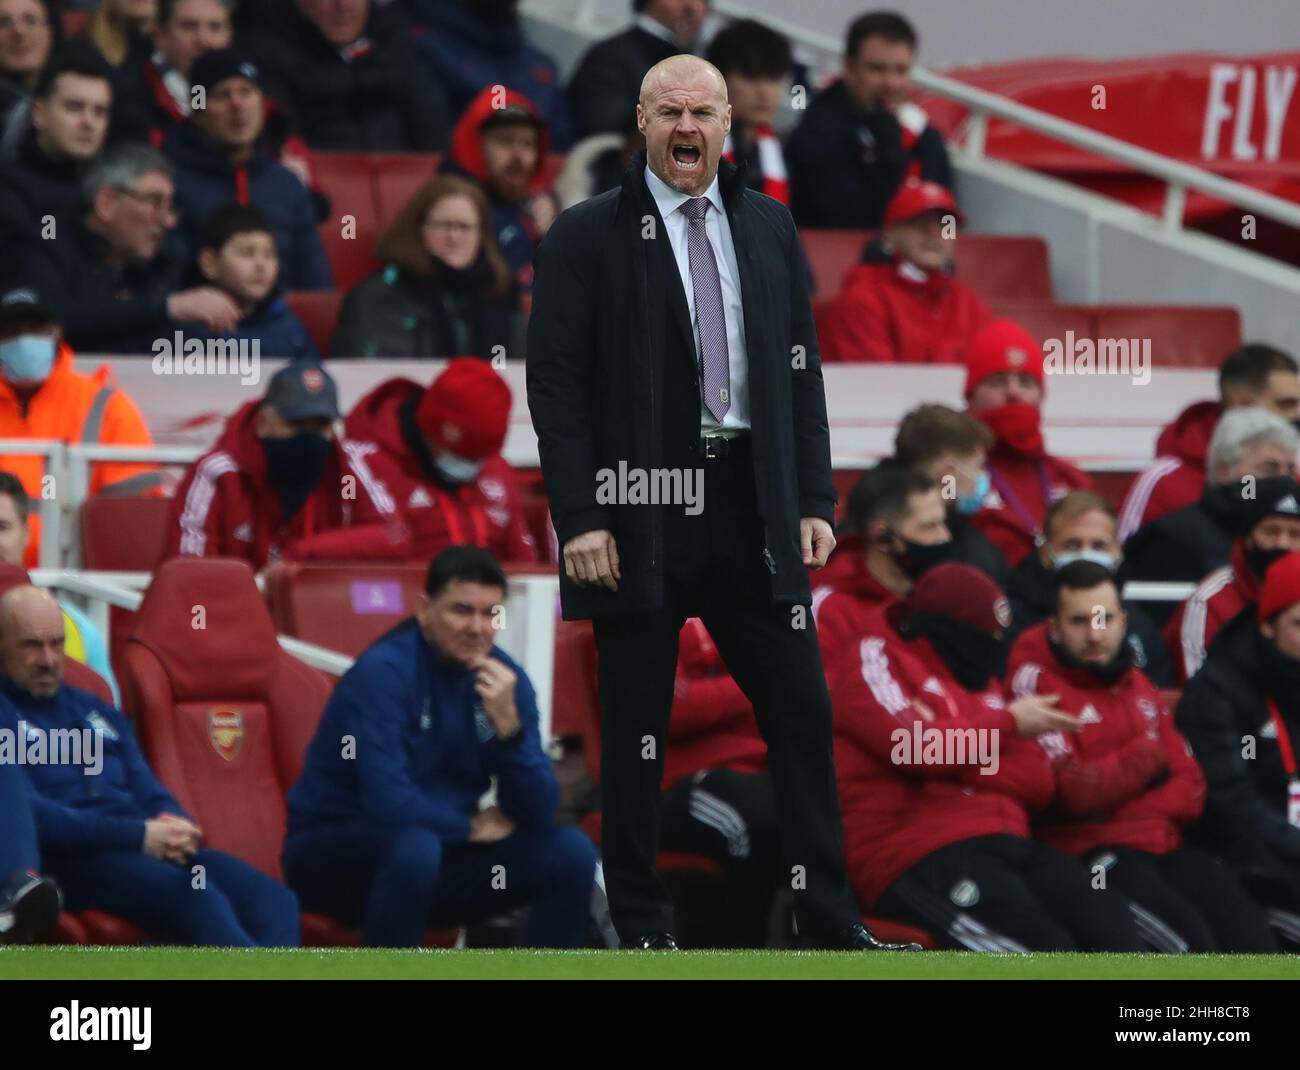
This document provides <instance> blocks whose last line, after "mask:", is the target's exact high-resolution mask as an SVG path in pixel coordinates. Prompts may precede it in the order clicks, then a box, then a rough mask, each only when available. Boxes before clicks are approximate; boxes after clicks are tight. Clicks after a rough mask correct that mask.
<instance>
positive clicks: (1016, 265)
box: [954, 234, 1052, 301]
mask: <svg viewBox="0 0 1300 1070" xmlns="http://www.w3.org/2000/svg"><path fill="white" fill-rule="evenodd" d="M954 259H955V261H956V270H957V278H959V279H963V280H964V281H965V282H966V283H968V284H969V285H970V286H972V287H973V288H974V289H975V291H976V292H977V293H978V294H979V295H980V296H981V297H983V298H984V300H986V301H995V300H1022V301H1050V300H1051V299H1052V273H1051V271H1050V270H1049V268H1048V262H1047V243H1046V242H1045V241H1043V239H1042V238H1037V237H1024V236H1021V235H1016V234H963V235H962V236H961V239H960V240H959V241H958V242H957V255H956V257H955V258H954Z"/></svg>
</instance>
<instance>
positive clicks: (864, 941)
mask: <svg viewBox="0 0 1300 1070" xmlns="http://www.w3.org/2000/svg"><path fill="white" fill-rule="evenodd" d="M822 946H823V947H824V948H826V949H827V950H831V951H924V950H925V948H923V947H922V946H921V945H920V944H911V943H907V944H887V943H885V941H883V940H880V939H877V937H876V934H875V933H873V932H872V931H871V930H870V929H868V928H867V927H866V926H865V925H862V924H861V923H859V924H857V925H853V926H851V927H850V928H849V929H847V930H846V931H845V932H844V933H842V934H841V935H840V936H839V937H838V938H837V939H835V940H832V941H830V942H829V943H827V944H823V945H822Z"/></svg>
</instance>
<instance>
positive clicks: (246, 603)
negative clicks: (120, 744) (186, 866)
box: [124, 557, 329, 877]
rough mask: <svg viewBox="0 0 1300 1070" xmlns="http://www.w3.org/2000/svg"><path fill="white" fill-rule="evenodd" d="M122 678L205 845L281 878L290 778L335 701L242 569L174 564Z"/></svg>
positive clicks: (146, 737) (157, 766)
mask: <svg viewBox="0 0 1300 1070" xmlns="http://www.w3.org/2000/svg"><path fill="white" fill-rule="evenodd" d="M124 670H125V671H124V676H125V678H126V680H127V681H129V687H130V691H131V693H132V695H133V696H134V697H135V702H136V719H137V724H138V726H139V732H140V739H141V743H142V745H143V748H144V752H145V755H146V757H147V758H148V759H149V763H150V765H151V766H152V767H153V769H154V772H155V773H157V774H158V777H159V779H160V780H161V781H162V782H163V783H164V784H165V785H166V786H167V788H168V789H169V790H170V791H171V792H172V793H173V794H174V795H175V796H176V799H177V801H178V802H179V803H180V804H181V806H182V807H183V808H184V809H185V811H186V812H187V813H189V814H192V815H193V816H194V819H195V820H196V821H197V822H198V823H199V825H200V826H202V828H203V829H204V831H205V833H206V839H205V842H206V843H207V845H208V846H210V847H214V848H216V849H218V850H223V851H229V852H230V853H231V854H234V855H237V856H239V857H240V858H242V859H244V860H245V861H246V862H248V863H250V864H251V865H254V866H256V867H257V868H258V869H260V870H262V871H263V872H265V873H268V874H270V875H272V876H275V877H279V875H280V849H281V846H282V844H283V842H284V832H285V803H284V795H285V793H286V792H287V790H288V789H289V787H290V784H289V783H288V782H287V781H286V778H287V777H288V776H289V775H290V773H292V771H293V770H295V769H297V768H300V767H301V761H302V755H301V753H300V752H298V753H292V752H294V751H296V750H297V749H298V748H300V747H303V746H305V744H306V740H307V739H308V738H310V731H309V730H307V726H308V725H310V726H311V727H312V728H314V726H315V723H316V721H317V720H318V719H319V717H320V713H321V711H322V709H323V708H324V705H325V702H326V701H327V699H328V697H329V684H328V682H327V680H326V678H325V676H324V675H323V674H321V673H318V672H316V671H315V670H310V669H307V667H306V666H302V665H300V663H298V662H297V661H296V659H294V658H293V657H292V656H291V655H289V654H287V653H285V652H284V651H283V650H282V649H281V648H280V645H279V643H278V642H277V641H276V633H275V627H274V625H273V624H272V623H271V617H270V614H269V613H267V611H266V606H265V604H264V603H263V601H262V596H261V594H260V593H259V592H258V590H257V585H256V583H255V582H254V579H253V572H252V569H250V568H249V567H248V565H247V564H245V563H244V562H243V561H237V560H234V559H229V558H185V557H178V558H173V559H172V560H170V561H167V562H165V563H164V564H163V565H162V566H161V567H160V568H159V569H158V572H157V574H156V575H155V576H154V580H153V583H152V584H151V585H150V587H149V590H148V592H147V593H146V594H145V599H144V602H143V604H142V605H141V606H140V612H139V618H138V621H137V624H136V628H135V631H134V633H133V634H132V635H131V638H130V640H129V642H128V644H127V649H126V657H125V665H124Z"/></svg>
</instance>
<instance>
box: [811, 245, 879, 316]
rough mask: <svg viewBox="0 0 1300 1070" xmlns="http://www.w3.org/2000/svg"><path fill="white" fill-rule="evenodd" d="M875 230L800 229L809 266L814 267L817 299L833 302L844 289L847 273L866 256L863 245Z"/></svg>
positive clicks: (814, 287)
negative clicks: (863, 253)
mask: <svg viewBox="0 0 1300 1070" xmlns="http://www.w3.org/2000/svg"><path fill="white" fill-rule="evenodd" d="M873 233H874V232H872V231H866V230H830V229H821V228H812V227H806V228H804V229H803V230H801V231H800V232H799V239H800V241H802V242H803V249H804V253H805V254H806V255H807V257H808V266H809V267H810V268H812V273H813V293H812V296H813V297H814V298H817V299H819V300H826V301H829V300H830V299H831V298H833V297H834V296H835V295H836V294H837V293H839V292H840V288H841V287H842V286H843V285H844V276H846V275H847V274H848V273H849V270H850V269H851V268H852V267H853V266H854V265H855V264H856V263H857V262H858V261H859V260H861V259H862V248H863V246H864V245H866V244H867V239H868V238H870V237H872V236H873Z"/></svg>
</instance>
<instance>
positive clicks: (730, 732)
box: [663, 617, 767, 788]
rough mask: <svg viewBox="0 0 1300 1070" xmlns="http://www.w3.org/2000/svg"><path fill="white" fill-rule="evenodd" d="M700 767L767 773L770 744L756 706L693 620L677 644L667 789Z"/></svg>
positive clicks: (665, 777) (707, 635)
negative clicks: (761, 729)
mask: <svg viewBox="0 0 1300 1070" xmlns="http://www.w3.org/2000/svg"><path fill="white" fill-rule="evenodd" d="M702 769H730V770H732V771H733V772H737V773H761V772H764V771H765V770H766V769H767V745H766V744H765V743H764V742H763V737H762V736H760V735H759V733H758V723H757V722H756V721H755V719H754V707H753V706H751V705H750V702H749V699H747V698H746V697H745V693H744V692H743V691H741V690H740V685H739V684H738V683H736V681H735V680H733V679H732V678H731V674H730V673H728V672H727V668H726V666H725V665H724V664H723V663H722V657H721V655H719V654H718V648H717V647H716V646H714V645H713V640H712V639H711V638H710V637H709V633H708V631H707V630H706V629H705V627H704V623H703V622H702V621H701V620H700V619H699V618H698V617H691V618H690V619H689V620H688V621H687V622H686V626H685V627H684V628H682V634H681V638H680V639H679V641H678V651H677V680H676V683H675V684H674V685H673V707H672V716H671V720H670V722H669V729H668V750H667V752H666V754H665V755H664V778H663V786H664V787H665V788H668V787H670V786H672V785H673V784H675V783H676V782H677V781H678V780H681V779H682V778H683V777H688V776H690V775H691V774H693V773H697V772H699V771H700V770H702Z"/></svg>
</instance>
